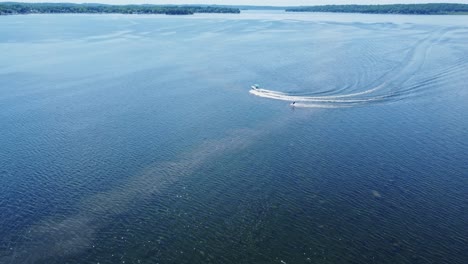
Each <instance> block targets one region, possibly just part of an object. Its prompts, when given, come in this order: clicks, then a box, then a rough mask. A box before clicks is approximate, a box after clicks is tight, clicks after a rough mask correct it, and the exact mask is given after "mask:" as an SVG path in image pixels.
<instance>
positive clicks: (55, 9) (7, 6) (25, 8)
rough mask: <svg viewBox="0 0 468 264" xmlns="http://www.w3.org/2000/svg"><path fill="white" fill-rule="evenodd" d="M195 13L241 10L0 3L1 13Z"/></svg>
mask: <svg viewBox="0 0 468 264" xmlns="http://www.w3.org/2000/svg"><path fill="white" fill-rule="evenodd" d="M195 13H231V14H238V13H240V10H239V9H238V8H234V7H221V6H192V5H183V6H177V5H106V4H71V3H14V2H4V3H0V15H25V14H144V15H148V14H165V15H193V14H195Z"/></svg>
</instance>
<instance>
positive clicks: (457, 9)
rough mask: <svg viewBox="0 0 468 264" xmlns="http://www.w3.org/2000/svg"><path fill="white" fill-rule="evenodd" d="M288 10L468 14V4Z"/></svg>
mask: <svg viewBox="0 0 468 264" xmlns="http://www.w3.org/2000/svg"><path fill="white" fill-rule="evenodd" d="M286 11H287V12H336V13H367V14H417V15H446V14H457V13H459V14H460V13H465V14H468V4H392V5H323V6H302V7H295V8H288V9H286Z"/></svg>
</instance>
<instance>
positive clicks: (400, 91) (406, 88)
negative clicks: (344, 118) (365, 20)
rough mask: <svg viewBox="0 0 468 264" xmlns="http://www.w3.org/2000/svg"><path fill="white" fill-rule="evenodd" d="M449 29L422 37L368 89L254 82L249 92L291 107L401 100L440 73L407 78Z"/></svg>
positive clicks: (358, 104)
mask: <svg viewBox="0 0 468 264" xmlns="http://www.w3.org/2000/svg"><path fill="white" fill-rule="evenodd" d="M447 32H448V30H447V29H444V30H438V31H435V32H432V33H431V34H430V35H428V36H426V37H425V38H423V39H420V40H419V41H418V42H417V43H416V44H415V45H413V46H412V47H411V48H409V50H408V51H407V52H406V54H405V56H404V58H403V59H402V61H401V62H400V63H398V65H397V66H395V67H394V68H392V69H391V70H389V71H388V72H387V73H385V74H383V75H382V76H380V78H379V82H378V83H376V84H374V85H370V86H368V87H367V88H366V87H365V86H364V87H363V88H364V89H362V90H361V91H356V90H353V91H349V90H348V89H347V88H341V89H334V90H332V91H331V94H328V95H320V93H316V94H313V93H311V94H298V93H288V92H281V91H275V90H269V89H265V88H260V87H258V85H254V86H252V89H251V90H250V93H251V94H253V95H255V96H258V97H263V98H268V99H274V100H281V101H288V102H295V103H294V104H291V106H294V107H301V108H343V107H354V106H362V105H368V104H371V103H381V102H390V101H398V100H402V99H404V98H407V97H409V96H412V95H415V94H417V93H418V92H419V91H422V90H423V89H425V88H427V87H428V85H429V84H431V83H433V82H434V81H435V80H436V79H437V78H439V77H440V76H441V75H437V73H436V74H435V75H431V76H430V77H428V78H426V79H421V80H418V81H417V82H412V83H411V84H408V80H409V79H411V78H412V77H413V76H414V75H416V74H417V73H418V71H420V70H421V68H422V67H423V66H424V64H425V63H426V57H427V54H428V53H429V51H430V49H431V47H432V45H433V44H434V43H437V42H438V40H440V39H441V38H442V36H443V35H444V34H446V33H447ZM445 71H447V69H439V70H438V73H442V72H445Z"/></svg>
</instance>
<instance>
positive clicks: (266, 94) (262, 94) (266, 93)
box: [250, 88, 387, 104]
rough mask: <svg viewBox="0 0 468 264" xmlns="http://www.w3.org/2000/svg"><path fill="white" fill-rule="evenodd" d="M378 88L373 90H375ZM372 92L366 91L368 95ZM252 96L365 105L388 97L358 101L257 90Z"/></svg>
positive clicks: (251, 91)
mask: <svg viewBox="0 0 468 264" xmlns="http://www.w3.org/2000/svg"><path fill="white" fill-rule="evenodd" d="M375 89H376V88H374V89H372V90H375ZM369 91H370V90H368V91H366V92H367V93H370V92H369ZM250 93H251V94H254V95H256V96H259V97H263V98H269V99H275V100H281V101H288V102H293V101H297V102H315V103H348V104H349V103H364V102H371V101H377V100H382V99H384V98H386V97H387V96H375V97H370V98H358V99H352V98H346V99H342V98H343V97H344V95H342V96H298V95H288V94H286V93H283V92H276V91H271V90H266V89H255V90H250ZM346 96H348V97H351V96H355V95H351V94H347V95H346Z"/></svg>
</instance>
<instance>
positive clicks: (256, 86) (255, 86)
mask: <svg viewBox="0 0 468 264" xmlns="http://www.w3.org/2000/svg"><path fill="white" fill-rule="evenodd" d="M259 87H260V86H259V85H258V84H254V85H252V86H250V88H252V90H257V89H258V88H259Z"/></svg>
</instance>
